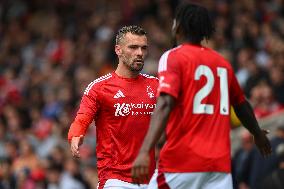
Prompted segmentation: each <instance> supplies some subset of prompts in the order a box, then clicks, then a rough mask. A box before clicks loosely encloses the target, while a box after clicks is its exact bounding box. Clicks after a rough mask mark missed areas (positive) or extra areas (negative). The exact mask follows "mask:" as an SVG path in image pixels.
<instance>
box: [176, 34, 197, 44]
mask: <svg viewBox="0 0 284 189" xmlns="http://www.w3.org/2000/svg"><path fill="white" fill-rule="evenodd" d="M184 43H187V44H191V45H197V46H200V45H201V41H194V40H192V39H188V38H186V37H183V36H180V37H179V38H177V45H181V44H184Z"/></svg>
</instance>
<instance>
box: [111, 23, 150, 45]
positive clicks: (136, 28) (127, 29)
mask: <svg viewBox="0 0 284 189" xmlns="http://www.w3.org/2000/svg"><path fill="white" fill-rule="evenodd" d="M127 33H132V34H135V35H146V34H147V33H146V31H145V30H144V29H143V28H141V27H139V26H135V25H131V26H123V27H122V28H120V29H119V30H118V32H117V34H116V37H115V44H116V45H117V44H119V43H120V41H121V40H122V39H123V38H124V36H125V34H127Z"/></svg>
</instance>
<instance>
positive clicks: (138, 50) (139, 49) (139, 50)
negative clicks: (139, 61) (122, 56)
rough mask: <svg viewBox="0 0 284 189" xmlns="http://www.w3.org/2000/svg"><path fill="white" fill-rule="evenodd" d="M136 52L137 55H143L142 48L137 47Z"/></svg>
mask: <svg viewBox="0 0 284 189" xmlns="http://www.w3.org/2000/svg"><path fill="white" fill-rule="evenodd" d="M136 54H137V55H138V56H143V50H142V48H138V49H137V51H136Z"/></svg>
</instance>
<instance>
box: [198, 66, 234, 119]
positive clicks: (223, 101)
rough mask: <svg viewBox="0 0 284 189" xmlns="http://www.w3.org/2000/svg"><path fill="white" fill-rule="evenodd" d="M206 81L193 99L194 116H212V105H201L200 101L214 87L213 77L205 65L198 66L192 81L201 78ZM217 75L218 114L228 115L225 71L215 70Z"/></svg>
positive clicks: (226, 75)
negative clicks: (218, 84) (218, 92)
mask: <svg viewBox="0 0 284 189" xmlns="http://www.w3.org/2000/svg"><path fill="white" fill-rule="evenodd" d="M203 75H204V76H205V77H206V79H207V82H206V84H205V85H204V86H203V87H202V88H201V89H200V90H199V91H198V92H197V93H196V94H195V96H194V99H193V113H194V114H213V112H214V106H213V105H212V104H202V103H201V101H202V100H203V99H204V98H205V97H207V96H208V95H209V94H210V93H211V91H212V89H213V86H214V82H215V79H214V75H213V72H212V70H211V69H210V68H209V67H208V66H205V65H200V66H198V67H197V69H196V70H195V74H194V79H195V80H199V79H200V77H201V76H203ZM217 75H218V77H219V78H220V94H221V95H220V114H222V115H228V114H229V96H228V74H227V69H225V68H220V67H218V68H217Z"/></svg>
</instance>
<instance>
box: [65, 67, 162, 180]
mask: <svg viewBox="0 0 284 189" xmlns="http://www.w3.org/2000/svg"><path fill="white" fill-rule="evenodd" d="M157 87H158V79H157V78H155V77H152V76H148V75H144V74H140V75H139V76H138V77H137V78H134V79H129V78H122V77H119V76H118V75H116V74H115V73H114V72H113V73H111V74H108V75H105V76H103V77H100V78H98V79H96V80H94V81H93V82H91V83H90V84H89V86H88V87H87V88H86V90H85V93H84V96H83V97H82V101H81V104H80V108H79V110H78V113H77V116H76V118H75V121H74V122H73V123H72V125H71V127H70V130H69V133H68V139H69V141H70V140H71V138H72V137H73V136H80V135H85V134H86V131H87V128H88V126H89V125H90V123H91V122H92V121H93V120H94V121H95V125H96V133H97V136H96V137H97V147H96V154H97V167H98V175H99V181H100V185H101V184H102V183H104V182H105V181H106V180H107V179H120V180H123V181H126V182H132V178H131V166H132V163H133V161H134V160H135V158H136V156H137V154H138V151H139V149H140V147H141V145H142V142H143V139H144V137H145V135H146V132H147V130H148V127H149V122H150V116H151V115H152V113H153V109H154V108H155V106H156V92H157ZM151 158H152V161H151V165H150V174H153V172H154V169H155V160H154V151H151Z"/></svg>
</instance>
